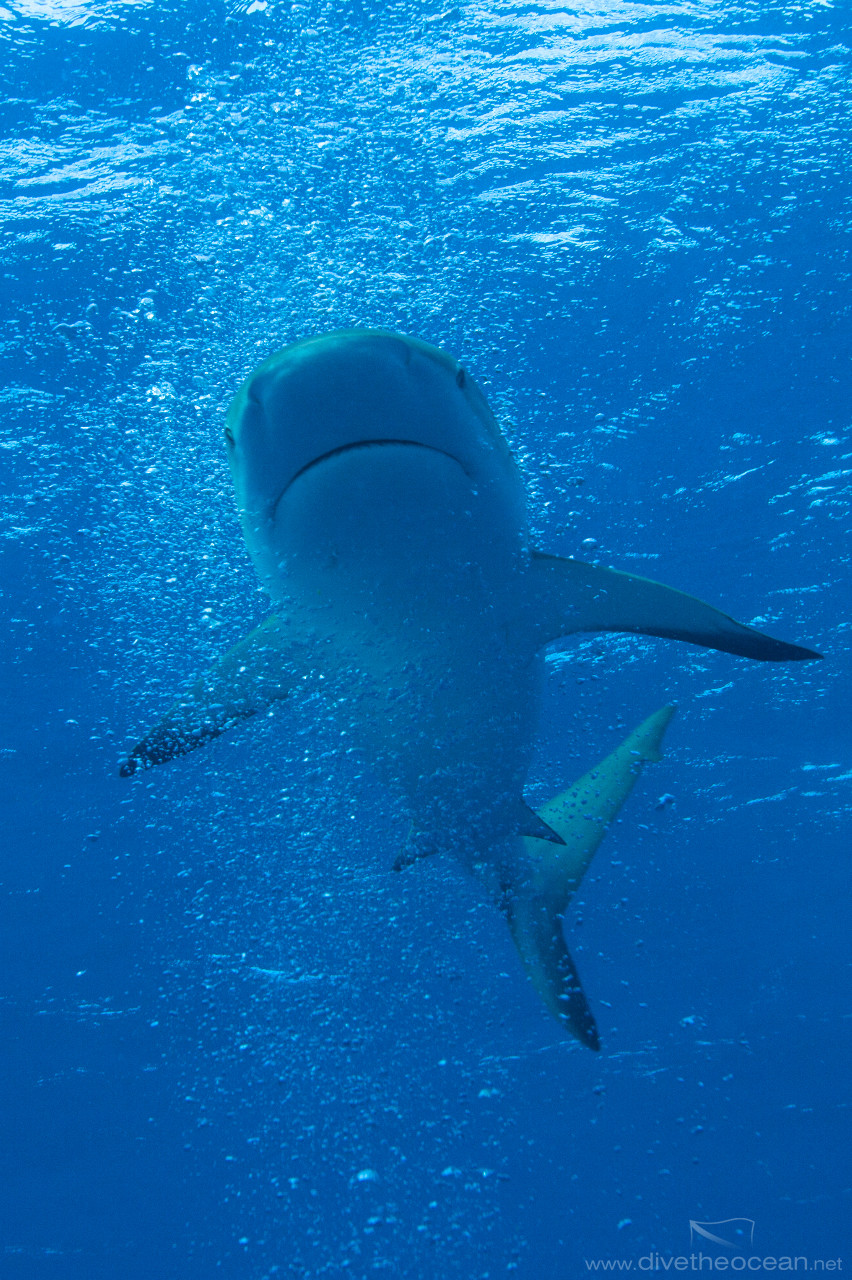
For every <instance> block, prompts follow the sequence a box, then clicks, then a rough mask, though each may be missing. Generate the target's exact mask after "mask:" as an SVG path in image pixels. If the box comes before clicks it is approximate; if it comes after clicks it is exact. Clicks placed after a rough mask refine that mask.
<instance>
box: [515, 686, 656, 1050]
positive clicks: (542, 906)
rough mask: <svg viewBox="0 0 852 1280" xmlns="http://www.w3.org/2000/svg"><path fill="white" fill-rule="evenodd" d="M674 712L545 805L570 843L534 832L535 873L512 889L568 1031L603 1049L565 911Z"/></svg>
mask: <svg viewBox="0 0 852 1280" xmlns="http://www.w3.org/2000/svg"><path fill="white" fill-rule="evenodd" d="M673 714H674V708H673V707H663V708H662V709H661V710H660V711H656V712H655V713H654V714H653V715H652V716H649V717H648V719H647V720H645V721H644V723H643V724H641V725H640V726H639V728H638V729H636V730H634V732H633V733H631V734H630V736H629V737H628V738H626V739H625V741H624V742H623V743H622V744H621V746H620V747H617V748H616V750H615V751H613V752H612V754H611V755H608V756H607V758H606V759H605V760H603V761H602V762H601V763H600V764H599V765H598V766H597V768H595V769H592V770H590V772H589V773H587V774H585V775H584V776H583V777H582V778H581V779H580V781H579V782H576V783H575V784H574V786H573V787H569V788H568V790H567V791H563V792H561V793H560V794H559V795H558V796H556V797H555V798H554V799H553V800H551V801H549V803H548V804H546V805H543V806H542V808H541V809H539V815H540V817H541V818H542V819H543V820H544V821H545V822H546V823H547V824H548V826H549V827H550V828H551V829H552V830H554V831H556V832H557V834H558V835H559V836H561V838H562V840H563V841H564V843H563V844H561V845H554V844H550V843H546V842H545V841H543V840H537V839H534V838H531V837H527V838H526V839H525V840H524V845H525V847H526V850H527V853H528V855H529V862H530V868H531V873H530V878H529V880H528V882H526V883H524V884H520V885H517V886H516V887H515V890H514V892H512V893H510V894H508V895H507V897H506V903H505V907H506V914H507V916H508V920H509V927H510V929H511V931H512V937H513V938H514V940H515V945H516V946H517V948H518V951H519V953H520V956H521V960H522V961H523V963H524V967H525V969H526V971H527V973H528V974H529V976H530V977H531V979H532V981H533V984H534V985H535V988H536V990H537V991H538V993H539V995H540V996H541V998H542V999H543V1000H544V1003H545V1004H546V1005H547V1007H548V1009H549V1010H550V1012H551V1013H552V1014H553V1015H554V1017H555V1018H556V1019H557V1020H558V1021H559V1022H561V1024H562V1026H563V1027H564V1028H565V1029H566V1031H568V1032H570V1034H571V1035H573V1036H576V1037H577V1039H578V1040H580V1041H581V1043H583V1044H585V1045H587V1046H588V1047H589V1048H590V1049H599V1048H600V1040H599V1038H598V1033H597V1029H596V1027H595V1020H594V1017H593V1015H592V1012H591V1009H590V1008H589V1005H588V1003H587V1001H586V997H585V996H584V994H583V989H582V987H581V985H580V979H579V977H578V976H577V971H576V969H575V968H574V962H573V960H572V959H571V956H570V953H569V951H568V948H567V946H566V945H565V937H564V935H563V932H562V916H563V914H564V912H565V908H566V907H567V905H568V903H569V901H570V899H571V896H572V894H573V893H574V891H575V889H576V888H577V886H578V885H579V883H580V881H581V880H582V878H583V875H584V874H585V871H586V868H587V867H588V865H589V863H590V862H591V860H592V857H593V855H594V853H595V850H596V849H597V847H598V845H599V844H600V842H601V840H602V839H603V836H604V833H605V831H606V829H607V827H608V825H609V823H610V822H612V820H613V818H614V817H615V815H616V814H617V813H618V811H619V809H620V808H621V806H622V804H623V803H624V801H625V800H626V799H627V797H628V795H629V794H630V792H631V790H632V788H633V784H634V782H635V781H636V779H637V777H638V776H639V774H640V772H641V770H642V766H643V765H644V764H646V763H652V762H656V761H658V760H659V759H660V758H661V756H660V746H661V743H662V739H663V734H664V733H665V730H666V726H667V725H668V723H669V721H670V720H671V718H672V715H673Z"/></svg>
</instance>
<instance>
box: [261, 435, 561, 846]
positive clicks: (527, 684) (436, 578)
mask: <svg viewBox="0 0 852 1280" xmlns="http://www.w3.org/2000/svg"><path fill="white" fill-rule="evenodd" d="M359 452H360V456H344V457H340V458H337V459H332V460H329V461H327V462H325V463H323V464H322V465H320V466H318V467H316V468H312V469H311V470H310V471H309V472H307V473H306V474H305V475H304V476H302V477H300V478H299V479H298V480H297V481H296V482H295V483H294V485H293V486H292V488H291V491H288V493H287V494H286V495H285V498H284V500H283V501H282V502H281V503H280V504H279V508H280V509H279V512H278V513H277V521H276V524H277V527H276V538H277V549H276V554H277V555H278V557H279V565H280V568H281V577H280V579H279V592H280V599H281V602H282V608H283V609H284V610H285V611H287V612H289V613H291V614H292V615H294V616H297V617H298V618H299V620H300V627H301V629H302V630H303V631H305V632H307V633H309V634H310V635H312V636H313V637H314V644H315V649H316V653H317V663H318V668H319V669H321V670H322V672H323V674H324V677H325V680H326V681H330V683H329V686H328V687H329V691H330V693H331V697H332V700H333V703H334V706H335V709H336V714H337V715H338V716H340V717H341V718H342V719H345V720H346V724H345V728H346V732H347V736H348V737H349V738H350V740H351V741H352V742H353V743H355V744H356V745H358V746H360V747H361V748H362V749H363V750H365V751H366V752H367V753H368V754H369V755H370V757H371V759H372V760H373V761H374V763H375V764H376V765H377V767H378V768H379V769H380V771H381V772H382V773H383V774H384V775H385V776H386V777H387V778H388V780H389V781H391V782H392V783H393V784H396V785H397V786H400V787H402V789H403V790H404V792H405V793H406V795H407V796H408V798H409V801H410V804H411V807H412V811H413V815H414V820H415V824H416V825H418V826H419V827H420V829H421V830H423V831H424V833H425V832H426V831H427V830H428V831H429V832H430V833H431V835H430V838H432V836H434V838H435V839H436V840H438V841H439V842H440V843H442V844H452V845H453V846H456V847H458V846H460V845H462V844H464V843H465V842H468V843H469V842H470V839H471V833H472V832H476V833H478V838H479V839H480V842H481V835H482V828H483V825H484V826H486V827H488V828H491V827H494V828H495V829H497V828H500V827H501V824H502V825H505V826H506V827H507V828H508V827H509V826H510V825H511V817H510V816H508V815H513V814H514V812H515V809H516V806H517V801H518V797H519V795H520V793H521V789H522V786H523V781H524V777H525V775H526V771H527V768H528V764H529V758H530V753H531V746H532V737H533V731H534V706H535V693H536V686H537V680H538V667H537V663H536V661H535V659H531V657H530V654H529V650H528V648H525V647H524V646H522V645H520V644H516V642H515V634H514V632H515V625H514V624H515V618H516V616H517V611H518V607H519V592H520V587H519V583H520V579H521V569H522V563H523V548H522V545H521V539H520V536H519V534H518V532H517V531H513V530H512V527H511V522H508V521H506V520H505V518H502V519H501V515H502V513H501V512H500V511H499V509H495V508H498V504H497V503H496V499H495V495H494V494H491V493H488V492H484V493H483V492H478V491H477V490H476V489H475V488H474V486H473V485H472V483H471V481H470V479H469V477H468V476H467V475H466V474H465V472H464V471H463V469H462V468H461V467H460V466H459V465H458V464H457V463H455V462H454V461H453V460H452V459H450V458H448V457H446V456H445V455H443V454H437V453H432V452H428V453H425V454H424V452H423V451H419V450H415V449H411V448H410V447H400V448H393V447H387V446H384V447H382V448H381V449H376V450H369V449H366V450H363V451H359ZM507 525H508V526H509V528H508V531H507ZM504 813H505V814H506V815H507V816H506V818H505V822H504V821H503V818H502V817H501V815H502V814H504Z"/></svg>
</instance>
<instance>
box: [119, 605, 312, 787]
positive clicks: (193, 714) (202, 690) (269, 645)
mask: <svg viewBox="0 0 852 1280" xmlns="http://www.w3.org/2000/svg"><path fill="white" fill-rule="evenodd" d="M289 631H290V628H289V627H288V625H287V623H286V622H285V621H284V620H283V619H282V618H279V617H278V616H277V615H273V616H272V617H271V618H267V620H266V621H265V622H263V623H261V625H260V626H259V627H256V628H255V630H254V631H252V632H250V633H249V635H247V636H246V638H245V639H244V640H240V641H239V643H238V644H235V645H234V647H233V648H232V649H229V650H228V652H227V653H226V654H225V655H224V656H223V657H222V658H220V659H219V661H218V662H217V663H216V664H215V665H214V666H213V667H211V668H210V670H209V671H207V672H205V674H204V675H203V676H201V678H200V679H198V680H196V682H195V684H193V685H192V687H191V688H190V689H188V690H187V692H186V693H185V694H184V695H183V696H182V697H180V698H178V699H177V701H176V702H174V703H172V705H171V707H170V708H169V710H168V711H167V713H166V715H165V716H164V717H163V719H162V720H161V721H160V723H159V724H158V725H157V726H156V727H155V728H154V729H152V730H151V732H150V733H149V734H148V735H147V737H145V738H143V739H142V741H141V742H139V743H137V745H136V746H135V747H134V748H133V750H132V751H131V752H130V755H129V756H128V757H127V759H126V760H125V762H124V764H123V765H122V766H121V775H122V777H125V778H126V777H129V776H130V775H131V774H134V773H136V772H137V771H138V770H139V769H150V768H152V767H153V766H154V765H156V764H163V763H164V762H165V761H166V760H172V759H174V757H175V756H183V755H186V754H187V752H189V751H194V750H195V748H196V747H200V746H203V745H204V743H205V742H209V740H210V739H211V738H217V737H218V736H219V734H220V733H224V732H225V730H226V729H229V728H230V727H231V726H232V725H234V724H237V723H239V721H240V720H245V719H246V718H247V717H248V716H252V715H254V714H255V713H256V712H258V711H262V710H264V708H266V707H268V706H269V705H270V704H271V703H272V702H274V701H275V700H276V699H278V698H283V697H285V696H286V695H287V693H288V691H289V688H290V686H291V684H292V670H291V668H290V667H289V665H288V662H287V655H288V653H289V651H290V649H291V647H292V642H291V640H290V635H289Z"/></svg>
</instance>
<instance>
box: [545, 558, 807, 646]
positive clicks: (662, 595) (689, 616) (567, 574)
mask: <svg viewBox="0 0 852 1280" xmlns="http://www.w3.org/2000/svg"><path fill="white" fill-rule="evenodd" d="M531 573H532V580H533V596H534V599H533V608H534V610H535V618H534V625H535V626H536V627H537V629H538V635H539V640H540V643H541V644H547V643H548V642H549V641H551V640H557V639H558V638H559V637H560V636H567V635H572V634H573V633H575V632H577V631H635V632H638V633H640V634H641V635H646V636H662V637H664V638H666V639H669V640H688V641H689V642H690V643H691V644H700V645H704V646H705V648H708V649H721V650H723V651H724V652H725V653H735V654H738V655H739V656H740V657H743V658H757V659H758V660H759V661H761V662H804V661H808V660H810V659H812V658H819V657H821V656H822V655H821V654H819V653H816V652H815V651H814V650H813V649H804V648H802V647H801V646H799V645H795V644H787V643H786V642H785V641H783V640H775V639H773V637H772V636H767V635H764V634H763V632H762V631H755V630H754V628H753V627H746V626H743V624H742V623H740V622H735V621H734V619H733V618H730V617H729V616H728V615H727V614H726V613H722V612H721V611H720V610H719V609H714V608H713V606H712V605H709V604H705V603H704V601H703V600H697V599H696V598H695V597H694V596H688V595H685V594H684V593H683V592H682V591H675V590H674V589H673V588H672V587H666V586H664V585H663V584H662V583H661V582H652V581H651V580H650V579H649V578H638V577H636V576H635V575H634V574H632V573H621V572H619V571H618V570H616V569H602V568H599V567H598V566H597V565H591V564H584V563H583V561H582V560H564V559H562V558H561V557H559V556H548V555H544V554H542V553H541V552H538V551H535V552H533V562H532V570H531Z"/></svg>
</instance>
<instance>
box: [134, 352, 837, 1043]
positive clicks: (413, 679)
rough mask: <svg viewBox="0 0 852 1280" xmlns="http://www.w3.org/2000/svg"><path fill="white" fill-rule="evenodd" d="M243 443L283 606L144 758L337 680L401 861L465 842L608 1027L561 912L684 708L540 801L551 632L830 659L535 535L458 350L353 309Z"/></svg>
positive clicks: (251, 512) (146, 742) (230, 442)
mask: <svg viewBox="0 0 852 1280" xmlns="http://www.w3.org/2000/svg"><path fill="white" fill-rule="evenodd" d="M224 442H225V448H226V450H227V455H228V459H229V463H230V469H231V475H232V478H233V483H234V489H235V492H236V501H237V506H238V509H239V516H240V523H241V527H242V532H243V536H244V539H245V544H246V548H247V550H248V554H249V556H250V558H251V560H252V562H253V564H254V567H255V569H256V571H257V574H258V576H259V578H260V581H261V583H262V584H263V587H264V588H265V589H266V591H267V593H268V595H269V596H270V598H271V602H272V606H273V612H272V613H271V615H270V616H269V617H268V618H267V619H266V620H265V621H264V622H262V623H261V624H260V626H258V627H256V628H255V629H254V630H253V631H251V632H250V633H249V634H248V635H247V636H246V637H245V638H244V639H242V640H240V641H239V642H238V643H237V644H236V645H234V646H233V647H232V648H231V649H230V650H228V651H227V652H226V653H225V654H224V655H223V656H222V658H221V659H220V660H219V661H218V662H217V663H216V664H215V665H214V666H213V667H212V668H211V669H210V670H209V671H207V672H205V673H204V674H203V675H202V676H200V677H199V678H198V679H197V680H196V681H195V682H194V683H193V684H192V686H191V687H190V688H189V689H188V690H187V691H186V692H185V693H183V694H181V695H180V696H179V697H178V698H177V699H176V700H175V701H174V703H173V704H172V705H171V706H170V708H169V709H168V710H167V712H166V714H165V715H164V717H163V718H162V719H161V720H160V721H159V723H158V724H156V726H155V727H154V728H153V729H152V730H151V732H150V733H148V734H147V735H146V736H145V737H144V738H143V739H142V740H141V741H140V742H139V743H137V745H136V746H135V747H134V748H133V750H132V751H131V752H130V753H129V755H128V756H127V758H126V759H125V761H124V764H123V765H122V767H121V772H122V774H123V775H125V776H129V775H132V774H134V773H136V772H137V771H139V770H142V769H146V768H149V767H151V766H154V765H159V764H162V763H164V762H166V761H168V760H171V759H173V758H175V757H177V756H182V755H185V754H186V753H188V752H190V751H193V750H195V749H196V748H198V747H201V746H202V745H203V744H204V743H207V742H209V741H211V740H212V739H213V738H216V737H217V736H218V735H220V734H221V733H223V732H225V731H226V730H227V729H228V728H229V727H230V726H232V725H235V724H237V723H239V722H240V721H242V720H245V719H246V718H247V717H250V716H252V715H255V714H256V713H257V712H259V711H262V710H264V709H266V708H269V707H270V706H271V705H272V704H273V703H276V702H279V701H281V700H284V699H287V698H288V696H290V695H291V694H292V693H294V691H296V690H298V689H300V688H304V685H305V681H306V680H313V681H315V683H316V684H317V685H318V686H321V687H322V689H323V692H324V695H325V697H326V699H327V702H328V705H329V707H330V708H332V710H333V713H334V715H335V716H336V717H337V719H338V720H339V724H340V735H341V742H342V743H344V744H346V749H347V750H352V751H355V752H357V753H359V755H360V756H362V757H365V758H367V759H368V760H369V761H370V763H371V764H372V766H373V767H374V769H375V771H376V773H377V774H378V775H379V776H380V777H381V778H383V779H384V780H385V782H386V783H387V784H388V785H389V786H390V787H391V788H393V789H394V790H396V791H397V793H399V794H400V795H401V796H402V797H403V800H404V803H405V805H406V807H407V810H408V813H409V815H410V821H411V829H410V833H409V835H408V837H407V839H406V841H405V844H404V847H403V849H402V850H401V852H400V854H399V856H398V858H397V860H396V863H395V864H394V865H395V868H396V869H397V870H402V869H403V868H405V867H408V866H409V865H411V864H412V863H416V862H418V861H419V860H420V859H422V858H425V857H429V856H432V855H436V854H449V855H452V856H453V857H455V858H457V859H458V860H459V861H460V862H461V863H462V865H463V866H464V867H465V868H466V869H467V871H468V872H469V873H470V874H471V875H473V876H474V877H475V878H476V880H477V881H479V883H480V884H481V885H482V886H483V888H484V890H485V892H486V893H487V894H488V895H490V897H491V898H492V900H493V901H494V902H495V904H496V905H497V906H498V908H499V909H500V910H501V911H502V913H503V914H504V916H505V918H506V920H507V922H508V925H509V928H510V931H511V934H512V937H513V939H514V941H515V944H516V946H517V950H518V953H519V955H520V958H521V961H522V964H523V966H524V968H525V969H526V971H527V973H528V975H529V977H530V978H531V980H532V982H533V984H534V987H535V989H536V990H537V991H538V993H539V995H540V996H541V999H542V1001H543V1003H544V1005H545V1006H546V1008H547V1009H548V1010H549V1011H550V1013H551V1014H552V1015H553V1016H554V1017H555V1018H556V1020H557V1021H558V1022H559V1024H560V1025H561V1026H562V1027H563V1028H564V1030H565V1031H566V1032H567V1033H568V1034H569V1035H571V1036H574V1037H575V1038H576V1039H577V1040H579V1041H580V1042H581V1043H582V1044H584V1045H586V1046H588V1047H589V1048H591V1049H594V1050H597V1049H598V1048H599V1047H600V1037H599V1033H598V1030H597V1027H596V1024H595V1019H594V1015H593V1013H592V1010H591V1007H590V1005H589V1002H588V1000H587V998H586V996H585V993H584V991H583V989H582V986H581V983H580V978H579V975H578V971H577V968H576V966H575V964H574V961H573V959H572V957H571V954H570V952H569V949H568V946H567V943H566V940H565V934H564V929H563V918H564V915H565V911H566V908H567V905H568V903H569V901H570V899H571V896H572V894H573V893H575V891H576V889H577V887H578V885H579V884H580V882H581V880H582V877H583V874H584V872H585V870H586V868H587V867H588V865H589V863H590V861H591V858H592V857H593V855H594V853H595V851H596V849H597V848H598V846H599V844H600V842H601V839H602V837H603V835H604V832H605V831H606V828H607V826H608V825H609V823H610V822H611V821H612V819H613V818H614V816H615V814H616V813H617V812H618V809H619V808H620V806H621V804H623V802H624V801H625V800H626V798H627V796H628V794H629V793H630V790H631V788H632V787H633V785H634V783H635V781H636V778H637V776H638V775H639V773H640V772H641V770H642V768H643V766H644V765H645V764H646V763H650V762H653V761H656V760H659V759H660V753H661V744H662V739H663V734H664V732H665V729H666V727H667V725H668V722H669V720H670V718H671V715H672V708H671V707H664V708H662V709H660V710H658V711H656V712H655V713H654V714H653V715H651V716H650V717H648V718H647V719H646V720H645V721H644V722H643V723H642V724H641V725H640V726H639V727H638V728H637V729H636V730H635V731H634V732H633V733H632V734H630V735H629V737H628V738H627V739H626V741H625V742H623V743H622V744H621V745H620V746H619V747H617V748H616V749H615V751H614V752H613V753H612V754H611V755H610V756H608V757H607V758H606V760H604V761H602V762H601V763H600V764H599V765H598V766H596V767H595V768H594V769H592V770H591V771H590V772H589V773H588V774H586V775H585V776H584V777H583V778H581V779H580V781H579V782H577V783H575V784H574V785H573V786H572V787H570V788H568V790H566V791H564V792H562V793H560V794H559V795H558V796H556V797H555V798H554V799H553V800H552V801H550V802H549V803H548V804H545V805H544V806H542V807H540V808H539V809H538V810H534V809H533V808H531V807H530V806H529V805H528V804H527V803H526V802H525V800H524V798H523V796H524V786H525V782H526V778H527V773H528V770H529V767H530V763H531V758H532V752H533V747H534V743H535V734H536V719H537V707H538V704H539V698H540V694H541V688H542V683H543V671H544V660H545V651H546V649H547V647H548V646H549V645H551V644H552V643H554V642H565V640H566V638H567V637H570V636H572V635H575V634H577V633H581V632H628V633H634V634H638V635H643V636H657V637H662V638H664V639H673V640H679V641H686V642H688V643H690V644H694V645H702V646H705V647H708V648H711V649H718V650H722V651H724V652H726V653H729V654H733V655H736V656H738V657H744V658H750V659H756V660H758V661H763V662H801V661H807V660H810V659H814V658H818V657H820V656H821V655H820V654H818V653H816V652H815V651H814V650H811V649H807V648H803V647H801V646H799V645H795V644H790V643H787V642H785V641H783V640H777V639H774V638H773V637H771V636H768V635H765V634H763V633H762V632H760V631H757V630H755V629H754V628H752V627H749V626H746V625H743V624H742V623H739V622H736V621H735V620H734V619H733V618H731V617H729V616H728V615H727V614H725V613H723V612H721V611H720V610H719V609H716V608H714V607H713V606H712V605H710V604H705V603H704V602H703V601H701V600H698V599H696V598H694V597H692V596H690V595H686V594H684V593H683V592H681V591H678V590H675V589H673V588H672V587H668V586H665V585H663V584H661V583H659V582H654V581H651V580H649V579H646V578H642V577H637V576H635V575H634V574H630V573H624V572H621V571H619V570H616V569H612V568H605V567H601V566H600V565H597V564H587V563H584V562H582V561H580V560H575V559H568V558H563V557H559V556H555V555H550V554H547V553H546V552H544V551H541V550H539V549H538V548H536V547H535V546H533V545H532V539H531V535H530V530H529V525H528V520H527V511H526V495H525V488H524V484H523V481H522V477H521V474H520V471H519V469H518V466H517V465H516V462H515V460H514V458H513V456H512V453H511V451H510V449H509V446H508V444H507V442H506V440H505V438H504V436H503V435H502V434H501V432H500V429H499V427H498V424H497V422H496V419H495V417H494V415H493V413H492V412H491V410H490V408H489V406H488V404H487V402H486V399H485V397H484V395H483V393H482V391H481V390H480V388H479V386H478V385H477V383H476V381H475V379H474V378H473V377H472V376H471V375H470V373H469V372H468V370H467V369H466V368H465V367H464V366H463V365H462V364H460V363H459V361H458V360H457V359H455V357H453V356H452V355H449V354H447V353H446V352H444V351H442V350H440V349H439V348H437V347H435V346H432V345H430V344H428V343H426V342H424V341H421V340H419V339H417V338H413V337H406V336H402V335H399V334H396V333H392V332H387V331H384V330H375V329H350V330H344V331H339V332H333V333H326V334H321V335H319V336H316V337H309V338H306V339H303V340H301V341H298V342H296V343H294V344H292V345H290V346H288V347H286V348H284V349H283V350H281V351H278V352H276V353H275V354H274V355H271V356H270V357H269V358H268V359H266V360H265V361H264V362H263V363H262V364H261V365H260V366H259V367H258V368H257V369H255V370H254V372H253V373H251V375H250V376H249V377H248V378H247V379H246V381H245V382H244V383H243V385H242V386H241V387H240V389H239V391H238V392H237V394H236V396H235V397H234V400H233V402H232V404H231V406H230V409H229V411H228V414H227V419H226V425H225V427H224Z"/></svg>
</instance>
